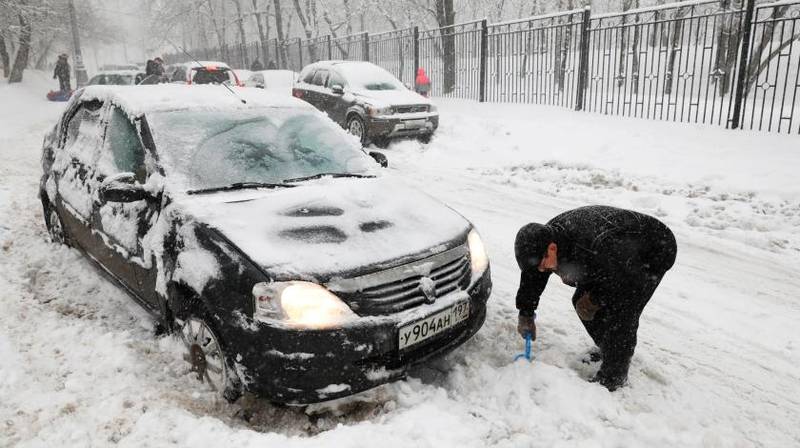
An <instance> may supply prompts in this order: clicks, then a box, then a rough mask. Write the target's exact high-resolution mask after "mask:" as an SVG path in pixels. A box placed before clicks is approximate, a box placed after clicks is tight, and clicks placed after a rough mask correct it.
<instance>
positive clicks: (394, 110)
mask: <svg viewBox="0 0 800 448" xmlns="http://www.w3.org/2000/svg"><path fill="white" fill-rule="evenodd" d="M292 95H294V96H295V97H297V98H301V99H303V100H305V101H307V102H308V103H310V104H312V105H313V106H314V107H316V108H317V109H319V110H321V111H323V112H325V113H327V114H328V116H329V117H331V119H333V121H335V122H337V123H339V125H341V126H342V127H344V128H345V129H347V130H348V131H349V132H350V133H351V134H353V135H355V136H356V137H358V138H359V139H361V142H362V144H365V145H366V144H367V143H368V142H373V143H375V144H376V145H378V146H385V145H386V144H388V142H389V141H390V139H392V138H396V137H415V138H419V139H420V140H422V141H424V142H427V141H428V140H429V139H430V138H431V136H432V135H433V133H434V132H435V131H436V128H438V127H439V112H438V111H437V110H436V106H434V105H433V103H432V102H431V100H429V99H428V98H425V97H423V96H422V95H420V94H418V93H416V92H414V91H412V90H410V89H408V88H407V87H406V86H405V85H403V83H402V82H400V81H399V80H398V79H397V78H395V77H394V76H393V75H392V74H391V73H389V72H387V71H386V70H384V69H383V68H381V67H378V66H377V65H375V64H372V63H369V62H357V61H321V62H316V63H313V64H311V65H308V66H306V67H305V68H304V69H303V71H301V72H300V76H299V78H298V81H297V84H296V85H295V87H294V89H292Z"/></svg>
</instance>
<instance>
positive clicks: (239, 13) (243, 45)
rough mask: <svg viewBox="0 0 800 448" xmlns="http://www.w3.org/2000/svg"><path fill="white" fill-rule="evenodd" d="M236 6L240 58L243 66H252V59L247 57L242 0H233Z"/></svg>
mask: <svg viewBox="0 0 800 448" xmlns="http://www.w3.org/2000/svg"><path fill="white" fill-rule="evenodd" d="M231 2H232V3H233V6H234V8H236V27H237V28H238V30H239V51H238V53H239V59H240V64H241V68H248V67H250V61H249V58H248V57H247V35H246V34H245V31H244V15H243V14H242V0H231Z"/></svg>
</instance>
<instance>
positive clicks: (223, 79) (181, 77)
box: [167, 61, 242, 86]
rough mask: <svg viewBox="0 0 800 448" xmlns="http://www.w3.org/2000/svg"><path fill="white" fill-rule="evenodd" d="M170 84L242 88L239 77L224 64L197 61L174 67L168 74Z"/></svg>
mask: <svg viewBox="0 0 800 448" xmlns="http://www.w3.org/2000/svg"><path fill="white" fill-rule="evenodd" d="M167 75H168V76H169V79H170V82H175V83H181V84H223V83H227V84H230V85H232V86H241V85H242V84H241V82H240V81H239V77H237V76H236V73H235V72H234V71H233V70H232V69H231V68H230V67H229V66H228V64H226V63H224V62H217V61H197V62H187V63H185V64H176V65H174V66H172V72H171V73H167Z"/></svg>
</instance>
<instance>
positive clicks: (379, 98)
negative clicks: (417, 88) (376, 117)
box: [353, 89, 431, 107]
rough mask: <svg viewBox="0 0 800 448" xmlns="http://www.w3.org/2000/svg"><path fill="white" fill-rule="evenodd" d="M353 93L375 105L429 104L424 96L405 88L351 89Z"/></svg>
mask: <svg viewBox="0 0 800 448" xmlns="http://www.w3.org/2000/svg"><path fill="white" fill-rule="evenodd" d="M353 94H354V95H355V96H357V97H359V98H361V99H363V100H364V101H366V102H368V103H370V104H372V105H374V106H377V107H388V106H411V105H417V104H431V101H430V100H429V99H427V98H425V97H424V96H422V95H420V94H418V93H416V92H412V91H410V90H407V89H402V90H365V89H360V90H356V91H353Z"/></svg>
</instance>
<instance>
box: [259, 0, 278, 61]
mask: <svg viewBox="0 0 800 448" xmlns="http://www.w3.org/2000/svg"><path fill="white" fill-rule="evenodd" d="M270 7H271V3H269V2H268V1H267V2H265V6H264V10H263V11H262V10H260V9H259V7H258V0H253V17H254V18H255V21H256V27H257V28H258V39H259V41H260V42H261V55H262V57H263V60H264V64H268V63H269V20H267V17H268V16H269V10H270ZM276 56H277V55H276Z"/></svg>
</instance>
